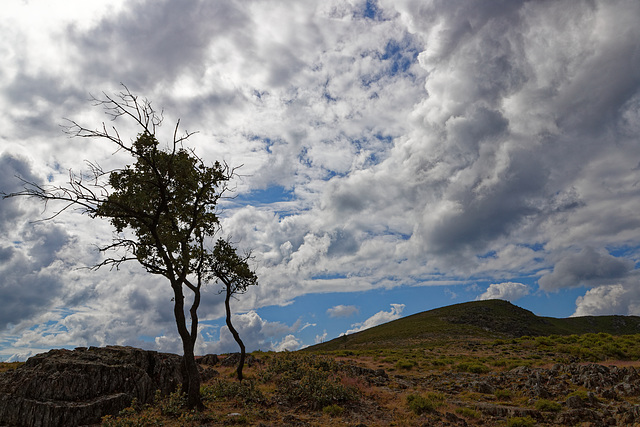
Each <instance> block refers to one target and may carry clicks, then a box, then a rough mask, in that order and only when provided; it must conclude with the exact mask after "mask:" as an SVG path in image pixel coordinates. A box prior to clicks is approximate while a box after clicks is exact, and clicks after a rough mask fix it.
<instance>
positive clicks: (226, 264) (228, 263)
mask: <svg viewBox="0 0 640 427" xmlns="http://www.w3.org/2000/svg"><path fill="white" fill-rule="evenodd" d="M250 258H251V254H250V253H249V254H245V255H244V256H243V257H241V256H239V255H238V253H237V251H236V249H235V248H234V247H233V245H231V243H229V241H227V240H224V239H218V241H217V242H216V245H215V247H214V248H213V254H212V260H211V274H212V275H213V276H214V278H215V279H217V280H218V281H219V282H221V283H222V285H223V289H222V291H221V292H224V293H225V299H224V307H225V310H226V314H227V319H226V321H227V327H228V328H229V331H230V332H231V335H233V339H235V340H236V342H237V343H238V346H239V347H240V361H239V362H238V369H237V371H236V372H237V374H238V380H239V381H242V368H243V367H244V361H245V358H246V348H245V346H244V343H243V342H242V339H240V334H238V331H237V330H236V328H234V327H233V324H232V323H231V303H230V300H231V298H232V297H233V296H234V295H236V294H244V293H245V292H247V290H248V288H249V286H252V285H257V284H258V278H257V277H256V275H255V273H254V272H253V271H252V270H251V268H249V264H248V262H247V261H248V260H249V259H250Z"/></svg>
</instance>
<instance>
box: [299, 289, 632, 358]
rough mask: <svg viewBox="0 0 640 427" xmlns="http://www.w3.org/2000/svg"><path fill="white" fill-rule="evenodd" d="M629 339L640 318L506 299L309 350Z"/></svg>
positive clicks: (433, 313) (439, 311) (432, 313)
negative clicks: (542, 310) (551, 309)
mask: <svg viewBox="0 0 640 427" xmlns="http://www.w3.org/2000/svg"><path fill="white" fill-rule="evenodd" d="M599 332H603V333H608V334H611V335H627V334H635V333H640V317H638V316H620V315H611V316H583V317H568V318H554V317H544V316H537V315H536V314H534V313H533V312H531V311H529V310H527V309H524V308H522V307H519V306H517V305H514V304H512V303H510V302H509V301H505V300H498V299H493V300H484V301H470V302H463V303H459V304H453V305H449V306H445V307H439V308H435V309H432V310H428V311H423V312H421V313H416V314H412V315H410V316H407V317H403V318H401V319H396V320H393V321H391V322H387V323H384V324H382V325H378V326H374V327H372V328H369V329H366V330H364V331H360V332H356V333H354V334H351V335H343V336H340V337H337V338H335V339H332V340H330V341H327V342H324V343H320V344H316V345H314V346H311V347H308V348H307V350H310V351H331V350H338V349H356V348H391V347H407V346H413V345H418V344H419V343H420V342H423V341H434V340H435V341H440V340H443V341H449V340H452V339H460V338H468V339H491V338H493V339H498V338H518V337H522V336H526V335H530V336H546V335H573V334H578V335H579V334H585V333H599Z"/></svg>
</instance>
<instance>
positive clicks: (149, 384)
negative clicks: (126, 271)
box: [0, 346, 182, 427]
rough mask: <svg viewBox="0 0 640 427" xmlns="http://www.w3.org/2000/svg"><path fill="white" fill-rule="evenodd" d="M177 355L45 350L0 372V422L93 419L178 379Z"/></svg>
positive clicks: (46, 424) (45, 426) (43, 425)
mask: <svg viewBox="0 0 640 427" xmlns="http://www.w3.org/2000/svg"><path fill="white" fill-rule="evenodd" d="M181 361H182V358H181V357H180V356H178V355H174V354H166V353H158V352H155V351H145V350H140V349H136V348H132V347H115V346H110V347H104V348H96V347H90V348H88V349H87V348H77V349H75V350H51V351H49V352H47V353H43V354H39V355H37V356H34V357H31V358H30V359H29V360H27V362H26V363H25V364H24V365H23V366H21V367H20V368H18V369H16V370H14V371H10V372H6V373H4V374H2V375H0V425H10V426H34V427H35V426H37V427H54V426H77V425H85V424H93V423H99V422H100V418H101V417H102V416H104V415H107V414H116V413H118V412H119V411H120V410H122V409H124V408H125V407H127V406H128V405H129V404H130V403H131V401H132V400H133V399H134V398H135V399H137V400H138V402H140V403H149V402H151V401H152V400H153V397H154V394H155V392H156V390H160V391H161V392H162V393H163V394H168V393H170V392H171V391H173V390H174V389H175V388H176V387H177V385H178V384H180V383H181V382H182V372H181Z"/></svg>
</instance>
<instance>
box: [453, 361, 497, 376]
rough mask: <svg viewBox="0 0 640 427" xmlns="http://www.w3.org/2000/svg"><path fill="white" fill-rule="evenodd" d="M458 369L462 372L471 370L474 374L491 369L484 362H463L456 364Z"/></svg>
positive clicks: (483, 372)
mask: <svg viewBox="0 0 640 427" xmlns="http://www.w3.org/2000/svg"><path fill="white" fill-rule="evenodd" d="M456 370H458V371H461V372H470V373H472V374H486V373H487V372H489V371H491V369H490V368H489V367H488V366H486V365H483V364H482V363H474V362H462V363H459V364H458V365H456Z"/></svg>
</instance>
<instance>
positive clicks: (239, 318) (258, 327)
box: [197, 311, 306, 354]
mask: <svg viewBox="0 0 640 427" xmlns="http://www.w3.org/2000/svg"><path fill="white" fill-rule="evenodd" d="M232 322H233V326H234V327H235V328H236V330H237V331H238V333H239V334H240V338H242V341H243V342H244V344H245V346H246V347H247V351H254V350H263V351H269V350H273V351H284V350H298V349H299V348H300V347H301V345H302V341H301V340H300V339H299V338H297V337H296V336H295V335H294V333H296V332H299V331H301V330H302V329H305V327H306V325H305V326H303V327H302V328H301V327H300V322H296V323H294V324H293V325H291V326H287V325H285V324H283V323H280V322H270V321H267V320H265V319H263V318H262V317H260V315H258V313H256V312H255V311H250V312H248V313H244V314H236V315H233V317H232ZM204 333H205V334H206V335H205V336H206V338H203V339H202V340H201V341H200V342H199V344H197V349H198V351H199V352H200V353H202V354H204V353H216V354H220V353H234V352H237V351H239V350H238V343H236V341H235V340H234V339H233V336H232V335H231V332H229V328H228V327H227V326H226V325H225V326H223V327H221V328H220V331H219V335H218V337H217V338H218V339H215V338H216V337H215V336H214V335H213V334H211V333H207V331H206V329H205V330H204ZM201 334H202V333H201Z"/></svg>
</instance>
